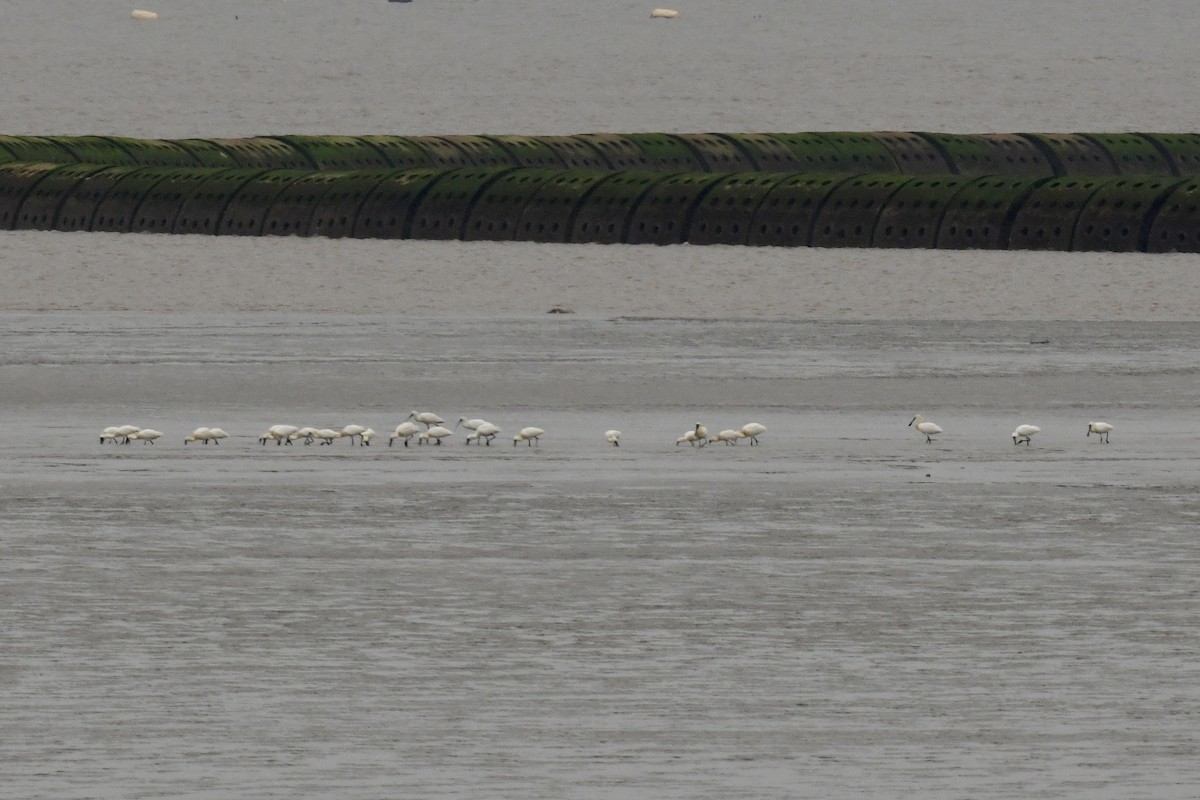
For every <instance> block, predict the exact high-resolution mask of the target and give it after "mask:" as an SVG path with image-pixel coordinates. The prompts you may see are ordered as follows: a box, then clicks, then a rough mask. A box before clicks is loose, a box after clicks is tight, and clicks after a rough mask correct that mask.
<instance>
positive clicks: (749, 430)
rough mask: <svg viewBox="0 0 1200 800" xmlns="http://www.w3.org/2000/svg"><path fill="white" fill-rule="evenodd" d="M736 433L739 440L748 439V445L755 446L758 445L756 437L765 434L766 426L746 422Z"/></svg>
mask: <svg viewBox="0 0 1200 800" xmlns="http://www.w3.org/2000/svg"><path fill="white" fill-rule="evenodd" d="M738 432H739V433H740V434H741V438H743V439H749V440H750V444H752V445H755V444H758V437H759V436H762V435H763V434H764V433H766V432H767V426H766V425H763V424H762V423H759V422H747V423H746V424H745V425H743V426H742V429H741V430H740V431H738Z"/></svg>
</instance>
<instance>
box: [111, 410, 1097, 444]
mask: <svg viewBox="0 0 1200 800" xmlns="http://www.w3.org/2000/svg"><path fill="white" fill-rule="evenodd" d="M908 424H909V427H911V428H913V429H914V430H916V432H917V433H919V434H921V435H922V436H924V437H925V441H926V442H932V441H933V437H934V436H937V435H938V434H939V433H941V432H942V428H941V426H940V425H938V424H937V423H935V422H930V421H929V420H927V419H925V418H924V417H922V416H921V415H920V414H917V415H916V416H915V417H913V418H912V421H911V422H909V423H908ZM422 425H424V426H425V427H424V428H423V429H422V427H421V426H422ZM445 425H446V420H444V419H442V418H441V417H439V416H438V415H437V414H434V413H433V412H432V411H413V412H412V413H411V414H409V415H408V418H407V419H406V420H405V421H404V422H401V423H400V424H399V425H397V426H396V430H394V431H392V434H391V436H389V437H388V447H391V446H392V445H393V444H394V443H395V442H396V441H397V440H400V441H402V442H403V443H404V446H405V447H408V444H409V442H410V441H412V440H413V439H414V438H415V439H416V440H417V444H419V445H421V444H427V443H428V444H438V445H440V444H441V443H442V440H443V439H446V438H448V437H450V436H453V435H454V431H456V430H458V429H459V428H460V427H461V428H464V429H466V430H467V431H469V432H468V433H467V438H466V443H467V444H468V445H469V444H471V443H472V442H474V443H475V444H485V445H489V446H490V445H491V443H492V440H493V439H495V438H496V436H498V435H499V434H500V433H502V431H501V429H500V426H499V425H495V424H493V423H491V422H488V421H487V420H485V419H467V418H465V417H459V419H458V422H457V423H456V424H455V425H454V428H447V427H445ZM1041 430H1042V429H1041V428H1039V427H1038V426H1036V425H1018V426H1017V428H1016V430H1014V431H1013V432H1012V440H1013V444H1021V443H1024V444H1025V445H1026V446H1028V445H1029V444H1030V443H1031V441H1032V439H1033V436H1034V434H1037V433H1040V432H1041ZM1112 430H1113V426H1112V425H1110V424H1109V423H1107V422H1089V423H1088V427H1087V435H1088V436H1091V435H1092V434H1093V433H1094V434H1097V435H1098V436H1099V438H1100V441H1101V442H1104V443H1106V444H1107V443H1108V438H1109V434H1110V433H1111V432H1112ZM766 432H767V426H765V425H763V424H761V423H758V422H747V423H746V424H745V425H743V426H742V427H741V428H738V429H733V428H727V429H725V430H723V431H719V432H717V433H710V432H709V430H708V428H707V427H705V426H704V425H703V424H702V423H700V422H697V423H696V425H695V427H693V428H691V429H689V430H687V431H685V432H684V434H683V435H682V436H680V437H679V438H678V439H676V440H675V444H676V446H678V445H681V444H685V443H686V444H689V445H691V446H692V447H697V446H699V447H704V446H705V445H707V444H712V443H716V442H724V443H725V444H726V445H735V444H737V443H738V442H739V441H740V440H742V439H749V440H750V445H751V446H754V445H756V444H758V437H759V436H761V435H763V434H764V433H766ZM545 433H546V431H544V430H543V429H541V428H535V427H533V426H530V427H526V428H521V430H519V431H517V434H516V435H515V436H513V446H514V447H515V446H517V445H518V444H520V443H521V442H525V444H526V445H529V446H532V445H535V444H537V443H538V442H539V441H540V440H541V438H542V436H543V435H544V434H545ZM162 436H163V433H162V431H157V430H154V429H153V428H141V427H139V426H137V425H119V426H112V427H108V428H105V429H104V430H103V431H101V432H100V443H101V444H104V443H105V442H113V443H114V444H116V443H121V444H129V443H130V442H132V441H135V440H136V441H141V442H143V443H145V444H154V443H155V442H156V441H158V440H159V439H161V438H162ZM375 436H376V433H375V431H374V430H373V429H371V428H368V427H365V426H363V425H347V426H345V427H344V428H342V429H341V430H335V429H333V428H300V427H297V426H295V425H272V426H271V427H269V428H267V430H266V432H265V433H263V434H262V435H261V436H259V437H258V441H259V443H260V444H266V443H267V442H275V444H279V445H282V444H292V443H293V442H303V443H304V444H313V443H314V442H316V443H318V444H321V445H331V444H333V443H334V441H335V440H337V439H349V440H350V444H355V439H357V440H358V442H357V444H358V445H359V446H363V445H369V444H371V440H372V439H373V438H374V437H375ZM227 438H229V434H227V433H226V432H225V431H223V430H221V429H220V428H197V429H196V430H194V431H192V432H191V433H189V434H188V435H187V436H185V437H184V438H183V443H184V444H185V445H186V444H188V443H190V442H201V443H203V444H209V443H210V442H211V443H213V444H220V443H221V440H222V439H227ZM604 440H605V441H606V442H608V443H609V444H611V445H613V446H614V447H620V446H621V432H620V431H618V430H608V431H605V432H604Z"/></svg>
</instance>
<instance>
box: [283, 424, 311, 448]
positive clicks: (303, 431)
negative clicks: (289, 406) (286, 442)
mask: <svg viewBox="0 0 1200 800" xmlns="http://www.w3.org/2000/svg"><path fill="white" fill-rule="evenodd" d="M316 436H317V429H316V428H310V427H307V426H305V427H303V428H300V429H299V430H298V431H296V432H295V433H293V434H292V435H291V436H289V437H288V438H289V439H291V440H292V441H293V442H298V441H300V440H301V439H303V440H304V443H305V444H312V443H313V439H315V438H316Z"/></svg>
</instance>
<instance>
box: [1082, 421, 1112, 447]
mask: <svg viewBox="0 0 1200 800" xmlns="http://www.w3.org/2000/svg"><path fill="white" fill-rule="evenodd" d="M1112 429H1113V426H1112V425H1109V424H1108V423H1107V422H1089V423H1088V429H1087V435H1088V436H1091V435H1092V434H1093V433H1098V434H1100V441H1102V442H1104V443H1105V444H1108V435H1109V434H1110V433H1112Z"/></svg>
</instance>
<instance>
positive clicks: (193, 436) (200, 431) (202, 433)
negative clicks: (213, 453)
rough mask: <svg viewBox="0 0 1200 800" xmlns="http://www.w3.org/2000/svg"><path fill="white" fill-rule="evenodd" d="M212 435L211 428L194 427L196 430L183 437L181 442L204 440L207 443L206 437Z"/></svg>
mask: <svg viewBox="0 0 1200 800" xmlns="http://www.w3.org/2000/svg"><path fill="white" fill-rule="evenodd" d="M211 435H212V428H196V430H194V431H192V432H191V433H189V434H188V435H187V436H185V437H183V443H184V444H185V445H186V444H187V443H188V442H204V443H205V444H208V438H209V436H211Z"/></svg>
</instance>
